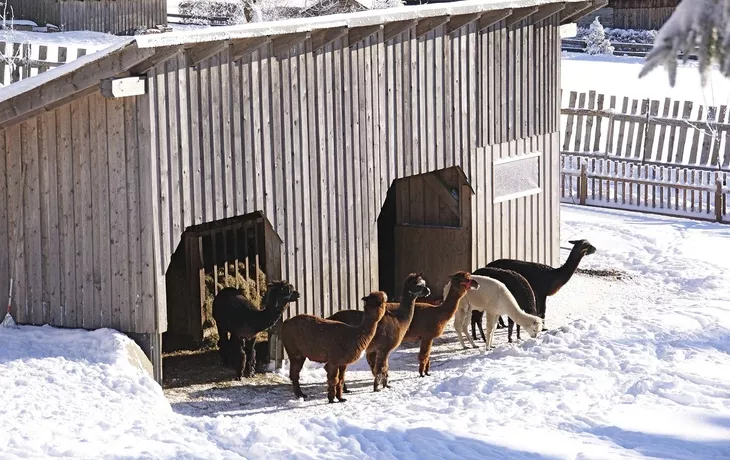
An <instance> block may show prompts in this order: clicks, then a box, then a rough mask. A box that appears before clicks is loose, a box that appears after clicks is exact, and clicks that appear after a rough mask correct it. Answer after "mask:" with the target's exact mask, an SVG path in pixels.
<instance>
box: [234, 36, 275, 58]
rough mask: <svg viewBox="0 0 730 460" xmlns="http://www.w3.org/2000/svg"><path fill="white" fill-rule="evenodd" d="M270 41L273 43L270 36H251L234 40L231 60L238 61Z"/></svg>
mask: <svg viewBox="0 0 730 460" xmlns="http://www.w3.org/2000/svg"><path fill="white" fill-rule="evenodd" d="M269 43H271V38H270V37H251V38H243V39H240V40H234V41H233V42H232V44H231V60H232V61H238V60H239V59H242V58H244V57H246V56H248V55H249V54H251V53H253V52H254V51H256V50H257V49H259V48H262V47H264V46H266V45H268V44H269Z"/></svg>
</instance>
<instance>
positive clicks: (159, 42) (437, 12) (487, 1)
mask: <svg viewBox="0 0 730 460" xmlns="http://www.w3.org/2000/svg"><path fill="white" fill-rule="evenodd" d="M557 1H558V0H464V1H460V2H453V3H436V4H428V5H418V6H403V7H397V8H387V9H377V10H369V11H362V12H358V13H345V14H332V15H326V16H319V17H313V18H294V19H286V20H282V21H270V22H257V23H252V24H241V25H234V26H223V27H215V28H209V29H199V30H194V31H190V30H187V31H178V32H170V33H164V34H154V35H141V36H137V37H136V40H137V45H138V46H139V47H140V48H157V47H161V46H174V45H183V44H187V43H198V42H210V41H220V40H235V39H240V38H249V37H263V36H267V35H282V34H290V33H297V32H310V31H313V30H318V29H328V28H333V27H344V26H348V27H361V26H370V25H377V24H382V23H384V22H395V21H406V20H410V19H419V18H428V17H433V16H445V15H459V14H470V13H480V12H483V11H491V10H503V9H507V8H524V7H530V6H539V5H545V4H550V3H556V2H557ZM565 1H566V2H568V3H573V2H578V1H581V0H565Z"/></svg>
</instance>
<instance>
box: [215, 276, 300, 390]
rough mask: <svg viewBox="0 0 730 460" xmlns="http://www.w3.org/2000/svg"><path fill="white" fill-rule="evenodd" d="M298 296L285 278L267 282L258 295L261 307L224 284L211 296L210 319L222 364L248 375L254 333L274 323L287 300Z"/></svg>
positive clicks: (251, 369) (252, 370) (253, 355)
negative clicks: (214, 329)
mask: <svg viewBox="0 0 730 460" xmlns="http://www.w3.org/2000/svg"><path fill="white" fill-rule="evenodd" d="M298 299H299V293H298V292H297V291H296V290H295V289H294V287H293V286H292V285H291V284H289V283H287V282H286V281H274V282H272V283H269V285H268V289H267V291H266V294H264V297H263V299H261V303H262V305H263V310H259V309H257V308H256V306H255V305H254V304H252V303H251V301H250V300H248V299H247V298H246V297H244V296H243V294H242V293H241V291H240V290H238V289H236V288H232V287H227V288H224V289H222V290H221V291H220V292H219V293H218V295H216V296H215V299H213V319H214V320H215V323H216V326H217V327H218V350H219V353H220V356H221V359H222V360H223V365H224V366H228V367H233V368H234V369H235V371H236V378H237V379H240V378H241V377H242V376H245V377H251V376H253V374H254V373H255V371H256V336H257V335H258V334H259V333H261V332H263V331H265V330H267V329H269V328H270V327H272V326H273V325H275V324H276V323H277V322H278V321H279V320H280V319H281V316H282V315H283V314H284V310H286V308H287V307H288V306H289V302H296V301H297V300H298ZM229 333H230V337H229V336H228V334H229ZM244 369H245V373H244Z"/></svg>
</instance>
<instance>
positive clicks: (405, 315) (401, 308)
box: [390, 288, 416, 321]
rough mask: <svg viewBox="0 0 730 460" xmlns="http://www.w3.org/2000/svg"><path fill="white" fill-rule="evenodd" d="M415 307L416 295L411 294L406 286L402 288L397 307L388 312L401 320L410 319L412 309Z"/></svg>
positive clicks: (411, 317)
mask: <svg viewBox="0 0 730 460" xmlns="http://www.w3.org/2000/svg"><path fill="white" fill-rule="evenodd" d="M415 307H416V295H415V294H412V293H411V291H410V290H409V289H408V288H404V289H403V293H402V294H401V301H400V304H399V305H398V308H397V309H395V310H392V311H391V312H390V314H391V315H393V316H395V317H396V318H397V319H399V320H402V321H410V320H412V319H413V311H414V310H415Z"/></svg>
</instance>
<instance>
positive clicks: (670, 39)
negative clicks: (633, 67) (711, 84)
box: [639, 0, 730, 86]
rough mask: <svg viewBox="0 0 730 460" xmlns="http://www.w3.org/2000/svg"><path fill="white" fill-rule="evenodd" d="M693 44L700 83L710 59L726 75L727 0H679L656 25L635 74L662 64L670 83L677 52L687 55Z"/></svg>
mask: <svg viewBox="0 0 730 460" xmlns="http://www.w3.org/2000/svg"><path fill="white" fill-rule="evenodd" d="M695 47H698V50H697V57H698V61H699V71H700V76H701V78H702V85H703V86H704V85H705V84H706V82H707V71H708V70H709V68H710V65H711V64H712V63H717V64H719V66H720V72H722V74H723V75H724V76H726V77H730V0H682V2H681V3H680V4H679V6H677V9H676V10H674V13H673V14H672V16H671V17H670V18H669V20H668V21H667V22H666V23H665V24H664V25H663V26H662V28H661V29H659V33H658V34H657V37H656V41H655V42H654V48H653V49H652V50H651V52H649V54H648V55H647V56H646V62H645V63H644V68H643V69H642V70H641V73H640V74H639V77H642V76H644V75H646V74H647V73H649V72H650V71H652V70H653V69H654V68H656V67H658V66H660V65H663V66H664V67H665V68H666V70H667V73H668V74H669V83H670V85H672V86H674V84H675V82H676V78H677V59H678V57H679V54H680V53H681V54H682V55H683V56H682V57H683V59H687V57H688V55H689V54H690V53H692V52H693V51H694V48H695Z"/></svg>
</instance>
